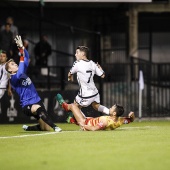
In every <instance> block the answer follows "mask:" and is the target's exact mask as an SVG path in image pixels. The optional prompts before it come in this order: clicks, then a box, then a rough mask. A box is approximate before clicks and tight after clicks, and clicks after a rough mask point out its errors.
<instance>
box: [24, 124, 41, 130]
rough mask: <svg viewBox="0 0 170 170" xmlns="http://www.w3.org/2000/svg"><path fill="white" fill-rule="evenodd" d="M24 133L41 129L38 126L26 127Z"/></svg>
mask: <svg viewBox="0 0 170 170" xmlns="http://www.w3.org/2000/svg"><path fill="white" fill-rule="evenodd" d="M26 131H41V127H40V125H39V124H37V125H34V126H28V128H27V129H26Z"/></svg>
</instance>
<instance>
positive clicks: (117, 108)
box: [115, 104, 124, 117]
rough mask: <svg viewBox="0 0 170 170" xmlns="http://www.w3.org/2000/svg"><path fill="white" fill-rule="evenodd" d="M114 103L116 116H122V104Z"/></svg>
mask: <svg viewBox="0 0 170 170" xmlns="http://www.w3.org/2000/svg"><path fill="white" fill-rule="evenodd" d="M115 105H116V109H115V111H116V116H117V117H119V116H122V115H123V113H124V108H123V106H121V105H119V104H115Z"/></svg>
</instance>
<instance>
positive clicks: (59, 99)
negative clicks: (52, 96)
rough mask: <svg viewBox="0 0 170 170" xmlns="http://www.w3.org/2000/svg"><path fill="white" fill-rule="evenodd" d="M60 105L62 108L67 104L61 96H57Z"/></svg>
mask: <svg viewBox="0 0 170 170" xmlns="http://www.w3.org/2000/svg"><path fill="white" fill-rule="evenodd" d="M56 98H57V101H58V103H59V104H60V105H61V106H62V104H63V103H64V102H65V101H64V99H63V97H62V95H61V94H59V93H58V94H57V96H56Z"/></svg>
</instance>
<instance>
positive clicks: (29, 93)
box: [10, 49, 41, 107]
mask: <svg viewBox="0 0 170 170" xmlns="http://www.w3.org/2000/svg"><path fill="white" fill-rule="evenodd" d="M28 65H29V54H28V52H27V50H26V49H24V61H20V63H19V66H18V71H17V73H16V74H14V75H11V79H10V83H11V86H12V88H13V89H14V90H15V91H16V92H17V94H18V95H19V96H20V105H21V106H22V107H24V106H27V105H31V104H34V103H37V102H39V101H40V100H41V98H40V97H39V95H38V93H37V91H36V89H35V87H34V85H33V83H32V81H31V79H30V78H29V77H28V76H27V75H26V71H27V68H28Z"/></svg>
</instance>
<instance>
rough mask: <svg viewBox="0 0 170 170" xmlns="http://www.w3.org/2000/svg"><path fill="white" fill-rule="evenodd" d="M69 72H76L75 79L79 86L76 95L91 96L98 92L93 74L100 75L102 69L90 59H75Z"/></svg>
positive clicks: (102, 72)
mask: <svg viewBox="0 0 170 170" xmlns="http://www.w3.org/2000/svg"><path fill="white" fill-rule="evenodd" d="M70 73H71V74H75V73H77V81H78V83H79V86H80V90H79V94H78V95H79V96H80V97H85V98H86V97H91V96H94V95H96V94H97V93H98V90H97V88H96V86H95V83H94V80H93V77H94V75H95V74H96V75H97V76H102V75H103V74H104V71H103V70H101V69H100V68H99V67H98V66H97V64H96V63H94V62H93V61H92V60H77V61H75V62H74V64H73V66H72V68H71V70H70Z"/></svg>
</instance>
